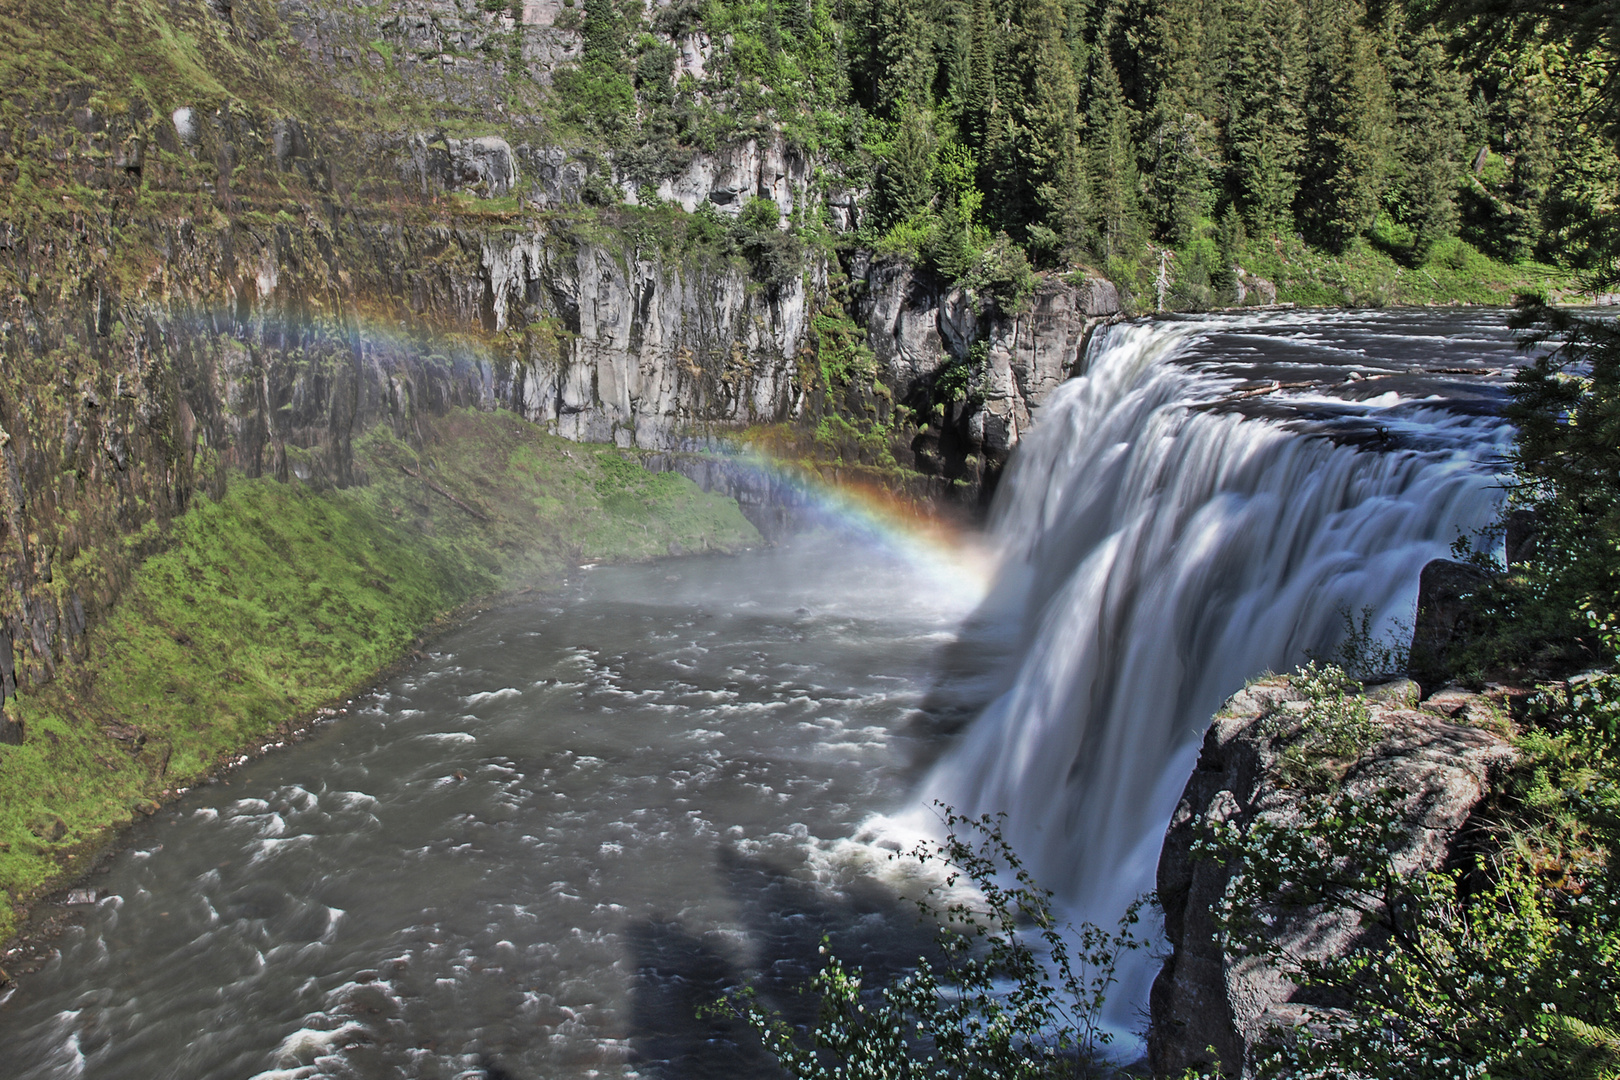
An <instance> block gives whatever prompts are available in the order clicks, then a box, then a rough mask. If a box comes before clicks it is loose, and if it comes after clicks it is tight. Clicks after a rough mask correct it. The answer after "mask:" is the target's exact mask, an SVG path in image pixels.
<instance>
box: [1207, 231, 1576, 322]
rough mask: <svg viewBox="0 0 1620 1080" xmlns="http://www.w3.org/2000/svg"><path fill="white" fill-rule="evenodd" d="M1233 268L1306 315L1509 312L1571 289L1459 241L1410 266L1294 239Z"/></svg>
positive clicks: (1549, 270)
mask: <svg viewBox="0 0 1620 1080" xmlns="http://www.w3.org/2000/svg"><path fill="white" fill-rule="evenodd" d="M1238 260H1239V263H1240V264H1241V265H1242V266H1243V268H1244V269H1245V270H1247V271H1249V272H1250V273H1251V274H1255V275H1257V276H1259V277H1262V278H1266V279H1267V280H1269V281H1271V282H1272V283H1273V284H1275V285H1276V286H1277V299H1278V301H1279V302H1283V303H1287V302H1292V303H1296V304H1299V305H1301V306H1305V307H1338V306H1343V305H1345V304H1350V305H1354V306H1358V307H1366V306H1370V307H1384V306H1395V305H1407V304H1444V303H1450V302H1452V301H1460V302H1462V303H1470V304H1509V303H1512V302H1513V298H1514V297H1515V296H1517V295H1518V294H1519V293H1524V292H1550V291H1558V290H1566V291H1567V290H1570V289H1573V288H1574V287H1575V279H1574V275H1573V274H1571V273H1570V272H1568V271H1565V270H1560V269H1558V268H1557V267H1553V266H1547V265H1544V264H1541V263H1519V264H1513V265H1510V264H1507V263H1501V262H1497V261H1495V260H1494V259H1491V258H1489V257H1488V256H1486V255H1483V254H1481V253H1480V252H1478V251H1476V250H1474V249H1473V248H1472V247H1470V246H1469V245H1468V244H1467V243H1466V242H1464V241H1462V240H1457V239H1450V240H1444V241H1441V242H1440V243H1437V244H1435V245H1434V247H1433V248H1431V249H1430V251H1429V252H1428V254H1427V257H1426V258H1425V259H1424V260H1423V261H1422V262H1421V263H1418V264H1416V265H1407V264H1406V263H1404V262H1402V261H1400V260H1398V259H1396V258H1395V257H1394V256H1393V255H1392V254H1390V252H1389V251H1388V250H1386V249H1384V248H1381V247H1379V246H1378V245H1376V244H1373V243H1368V242H1367V241H1357V242H1356V243H1355V244H1353V245H1351V247H1350V248H1349V249H1348V250H1347V251H1345V252H1344V253H1343V254H1338V255H1335V254H1332V253H1329V252H1326V251H1321V250H1318V249H1316V248H1311V247H1308V246H1306V245H1305V244H1304V243H1303V242H1301V241H1300V240H1299V239H1298V238H1297V237H1286V238H1272V239H1266V240H1260V239H1257V240H1251V241H1250V242H1249V244H1248V245H1247V247H1246V249H1245V250H1244V251H1243V252H1242V253H1241V254H1240V255H1239V256H1238Z"/></svg>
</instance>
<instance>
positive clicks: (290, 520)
mask: <svg viewBox="0 0 1620 1080" xmlns="http://www.w3.org/2000/svg"><path fill="white" fill-rule="evenodd" d="M355 456H356V462H357V465H358V466H359V467H360V468H361V469H363V471H364V472H365V473H366V474H367V475H368V477H369V481H370V482H369V483H367V484H365V485H364V486H360V487H354V488H348V489H343V490H324V491H315V490H312V489H310V488H308V487H306V486H304V485H301V484H297V483H288V484H281V483H276V482H275V481H273V480H268V479H265V480H248V479H246V478H244V477H240V476H233V477H231V479H230V483H229V487H228V489H227V490H226V492H225V494H224V496H223V497H222V498H220V499H218V500H213V499H209V498H207V497H206V496H203V497H199V498H198V500H197V502H196V503H195V504H194V506H193V507H192V509H191V510H190V511H189V512H188V513H186V514H184V515H183V516H181V517H179V518H177V519H176V520H175V521H174V522H173V524H172V526H171V528H172V532H171V534H170V535H169V536H168V537H167V538H166V540H165V541H164V544H165V550H163V551H161V552H160V553H159V554H156V555H153V556H151V557H149V558H147V559H146V560H145V561H144V562H143V563H141V565H140V566H139V567H138V568H137V569H136V570H135V573H134V575H133V580H132V582H131V584H130V586H129V587H128V588H127V590H126V591H125V593H124V596H123V598H122V600H121V601H120V602H119V603H118V604H117V606H115V607H114V608H113V610H112V611H111V612H110V614H109V615H108V617H107V618H106V619H105V621H104V622H103V623H102V624H101V625H100V626H98V627H96V628H94V629H92V631H91V632H90V635H89V638H88V646H89V652H88V656H87V659H86V660H85V661H83V662H81V663H77V664H74V665H72V666H69V667H66V668H65V669H64V670H63V671H61V672H60V673H59V674H58V676H57V678H56V679H55V680H53V681H52V682H50V683H48V684H46V685H45V686H43V687H40V688H37V689H36V690H34V691H33V692H31V693H28V694H26V695H24V696H23V697H21V698H19V699H17V701H16V702H14V703H13V705H12V708H13V710H14V712H13V715H14V717H15V718H16V719H18V720H20V721H21V722H22V723H23V725H24V727H25V729H26V731H27V738H26V740H25V741H24V742H23V743H22V744H21V745H18V746H0V890H4V892H5V894H6V895H7V896H8V897H9V898H10V899H11V901H13V902H25V901H27V900H28V899H30V898H31V897H33V896H35V895H37V894H38V893H39V892H40V891H41V890H42V889H45V888H48V887H49V886H50V885H51V883H52V882H53V881H56V880H59V877H60V874H61V873H62V872H63V870H64V868H71V867H72V866H74V865H76V860H77V859H78V858H79V857H80V856H82V855H84V854H86V853H88V852H89V851H92V850H94V848H95V847H96V846H97V845H99V844H100V843H102V842H103V841H104V838H105V834H106V830H107V829H108V828H109V827H113V826H117V825H120V824H123V823H127V822H128V821H130V820H131V818H132V816H133V815H134V814H136V813H141V812H148V811H150V810H151V809H154V808H155V806H156V804H155V803H154V802H153V801H152V800H153V799H154V797H156V796H159V795H160V793H162V792H166V791H172V790H173V789H175V788H178V787H181V786H184V785H186V784H189V783H191V782H193V781H195V780H196V779H198V778H199V777H201V776H203V775H204V774H206V773H207V772H208V771H209V770H211V769H212V768H214V767H215V766H216V765H218V764H219V763H220V762H221V761H222V760H224V759H226V758H227V757H229V756H230V755H232V754H234V753H237V752H239V751H241V750H242V749H244V748H251V747H253V746H255V745H257V744H258V743H259V742H261V741H263V740H267V739H273V738H276V737H277V733H278V732H280V731H283V730H284V729H285V728H286V727H287V726H289V725H290V724H292V723H293V722H294V721H296V720H298V719H300V718H303V717H307V716H308V715H309V714H310V713H311V711H312V710H314V709H316V708H317V707H319V706H322V705H325V704H327V703H328V702H331V701H333V700H334V699H336V698H338V697H341V696H342V695H344V694H346V693H352V692H353V691H354V690H356V689H358V688H359V687H361V686H362V685H363V684H365V683H366V682H367V681H368V680H370V679H372V678H373V677H375V675H376V673H377V672H378V671H379V670H380V669H382V668H383V667H385V666H386V665H388V664H390V663H392V662H393V661H395V660H397V659H399V658H400V657H401V656H402V655H403V654H404V653H405V652H406V650H407V649H409V648H410V646H411V644H412V642H413V641H414V640H416V637H417V635H418V634H419V633H421V632H422V630H423V629H424V628H426V627H427V625H428V624H429V623H430V622H432V620H434V619H435V618H436V617H439V616H442V615H444V614H446V613H448V612H450V611H451V610H452V609H454V608H455V607H456V606H457V605H459V604H461V603H463V602H465V601H467V600H469V599H472V598H474V597H478V596H483V595H488V594H491V593H494V592H498V591H501V590H507V589H513V588H519V587H526V586H534V585H542V584H544V583H545V582H546V581H547V580H548V579H550V578H551V577H553V576H554V575H556V574H557V573H558V572H559V571H561V570H563V569H564V568H566V567H568V566H570V565H572V564H574V563H575V562H577V561H579V560H598V559H646V558H654V557H658V556H663V555H667V554H670V553H673V552H676V551H683V550H684V551H703V550H718V551H725V550H733V549H736V548H738V547H741V546H742V545H745V544H749V543H753V542H756V541H757V540H758V534H757V533H756V532H755V531H754V529H753V527H752V526H751V525H749V524H748V522H747V521H745V520H744V519H743V518H742V516H741V514H740V513H739V512H738V510H737V506H736V504H735V503H734V502H732V501H731V500H729V499H725V498H722V497H720V496H716V495H706V494H703V493H701V492H699V491H698V490H697V488H696V486H695V485H694V484H692V482H691V481H689V480H687V479H685V478H684V477H681V476H678V475H676V474H673V473H660V474H653V473H648V472H647V471H646V470H644V469H643V468H642V467H641V466H640V464H638V463H637V462H636V461H634V460H632V459H626V458H625V457H623V456H622V455H621V454H620V453H619V452H618V451H617V450H614V449H612V448H603V447H596V446H589V445H581V444H577V443H569V442H566V441H564V440H561V439H557V438H554V437H551V436H548V435H546V434H544V433H543V432H541V431H540V429H538V428H537V427H535V426H534V425H532V424H529V423H526V422H524V421H522V420H519V419H517V418H515V417H513V416H511V415H510V414H498V413H476V412H470V411H461V412H455V413H452V414H450V415H449V416H447V417H443V418H441V419H438V420H436V421H433V422H432V424H431V426H430V428H429V431H428V437H427V441H426V444H425V445H424V446H423V447H421V448H416V447H413V446H411V445H408V444H406V443H403V442H400V441H399V440H397V439H396V438H394V437H393V436H392V434H391V433H389V431H388V430H387V429H386V428H379V429H376V430H374V431H372V432H371V433H369V434H368V435H367V436H366V437H365V438H364V440H363V441H362V442H361V443H360V444H358V445H357V446H356V447H355ZM14 919H15V914H14V911H13V907H12V904H11V903H5V904H0V939H4V938H7V937H9V936H10V935H11V933H12V932H13V930H14V929H15V922H14Z"/></svg>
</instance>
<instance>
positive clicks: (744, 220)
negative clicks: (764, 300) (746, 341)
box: [732, 195, 804, 296]
mask: <svg viewBox="0 0 1620 1080" xmlns="http://www.w3.org/2000/svg"><path fill="white" fill-rule="evenodd" d="M781 222H782V212H781V211H780V210H779V209H777V206H776V203H774V202H772V201H771V200H770V199H767V198H764V197H763V196H759V195H756V196H754V197H753V198H751V199H749V200H748V203H747V205H746V206H744V207H743V211H742V213H741V214H739V215H738V216H737V221H736V224H735V225H733V227H732V240H733V242H734V243H735V244H736V246H737V250H738V251H739V252H740V253H741V254H742V256H743V258H745V259H747V260H748V265H749V266H750V267H751V268H752V270H753V274H754V280H756V281H758V282H760V283H761V284H762V285H764V286H765V288H766V289H767V290H769V291H770V293H771V295H773V296H774V295H777V294H779V293H780V292H781V291H782V290H783V289H785V288H787V286H788V285H790V284H791V283H793V282H794V281H797V280H798V279H799V276H800V275H801V274H802V273H803V272H804V242H803V241H802V240H800V239H799V237H798V235H797V234H796V233H794V232H793V231H792V230H789V231H786V232H784V231H782V229H780V228H779V227H778V226H780V224H781Z"/></svg>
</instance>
